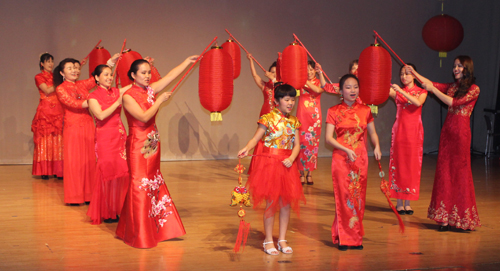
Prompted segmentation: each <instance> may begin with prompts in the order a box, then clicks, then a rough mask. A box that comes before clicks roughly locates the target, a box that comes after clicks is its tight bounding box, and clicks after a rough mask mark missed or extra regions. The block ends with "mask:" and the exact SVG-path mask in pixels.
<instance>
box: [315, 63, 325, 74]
mask: <svg viewBox="0 0 500 271" xmlns="http://www.w3.org/2000/svg"><path fill="white" fill-rule="evenodd" d="M314 70H315V71H316V73H318V74H321V73H323V70H322V69H321V65H320V64H319V63H316V67H315V68H314Z"/></svg>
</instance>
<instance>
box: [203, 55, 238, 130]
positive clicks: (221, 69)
mask: <svg viewBox="0 0 500 271" xmlns="http://www.w3.org/2000/svg"><path fill="white" fill-rule="evenodd" d="M198 86H199V89H198V93H199V96H200V102H201V105H202V106H203V107H204V108H205V109H207V110H208V111H210V119H211V120H212V121H222V115H221V111H222V110H224V109H226V108H227V107H228V106H229V105H230V104H231V100H232V99H233V60H232V59H231V56H230V55H229V54H228V53H227V52H225V51H224V50H222V48H221V47H217V46H214V47H212V49H211V50H210V51H208V52H207V53H205V55H203V58H202V59H201V61H200V76H199V81H198Z"/></svg>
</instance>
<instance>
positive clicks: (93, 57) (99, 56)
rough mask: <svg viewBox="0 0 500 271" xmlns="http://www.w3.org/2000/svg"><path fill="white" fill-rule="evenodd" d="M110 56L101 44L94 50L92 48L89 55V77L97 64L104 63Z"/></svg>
mask: <svg viewBox="0 0 500 271" xmlns="http://www.w3.org/2000/svg"><path fill="white" fill-rule="evenodd" d="M110 58H111V54H110V53H109V52H108V50H106V49H104V47H102V46H97V47H96V48H95V49H94V50H92V52H90V56H89V77H92V73H93V72H94V70H95V68H96V67H97V66H99V65H105V64H106V62H108V59H110Z"/></svg>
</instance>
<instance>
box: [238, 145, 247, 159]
mask: <svg viewBox="0 0 500 271" xmlns="http://www.w3.org/2000/svg"><path fill="white" fill-rule="evenodd" d="M247 155H248V149H247V147H244V148H243V149H241V150H240V151H239V152H238V158H243V157H246V156H247Z"/></svg>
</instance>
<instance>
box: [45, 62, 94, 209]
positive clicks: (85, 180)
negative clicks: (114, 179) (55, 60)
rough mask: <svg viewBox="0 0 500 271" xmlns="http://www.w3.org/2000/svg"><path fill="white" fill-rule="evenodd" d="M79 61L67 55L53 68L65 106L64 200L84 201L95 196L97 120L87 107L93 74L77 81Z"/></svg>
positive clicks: (55, 80) (58, 93)
mask: <svg viewBox="0 0 500 271" xmlns="http://www.w3.org/2000/svg"><path fill="white" fill-rule="evenodd" d="M76 62H77V61H76V60H75V59H72V58H66V59H64V60H63V61H61V62H60V63H59V66H57V67H56V69H55V71H54V85H55V86H56V93H57V98H58V99H59V101H60V102H61V104H62V105H63V108H64V130H63V138H64V202H65V203H67V204H81V203H84V202H89V201H90V200H91V198H92V188H93V186H94V177H95V151H94V133H95V128H94V120H93V119H92V117H91V116H90V113H89V111H88V107H89V105H88V101H87V100H88V97H89V90H91V89H92V88H94V87H95V86H96V84H95V81H94V78H89V79H87V80H81V81H77V78H78V73H79V72H78V70H77V69H76V68H75V64H74V63H76Z"/></svg>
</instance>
